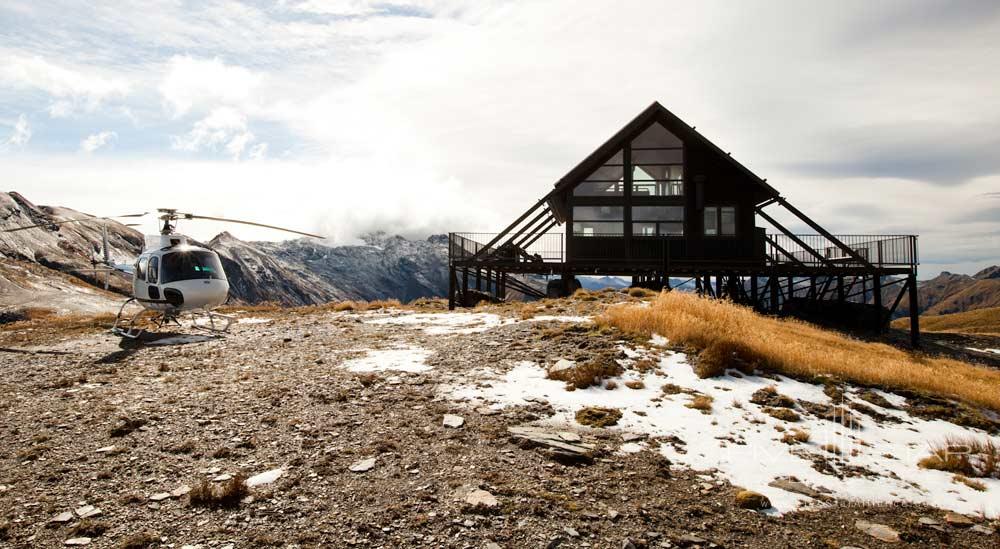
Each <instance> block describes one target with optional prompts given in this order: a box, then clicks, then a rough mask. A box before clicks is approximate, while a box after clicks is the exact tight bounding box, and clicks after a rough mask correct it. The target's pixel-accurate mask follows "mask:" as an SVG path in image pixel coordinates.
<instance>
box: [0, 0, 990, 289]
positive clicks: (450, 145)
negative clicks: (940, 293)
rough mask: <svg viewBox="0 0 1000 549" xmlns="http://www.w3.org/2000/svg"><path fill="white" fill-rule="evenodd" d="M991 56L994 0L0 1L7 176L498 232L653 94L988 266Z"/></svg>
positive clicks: (46, 186)
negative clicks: (946, 0)
mask: <svg viewBox="0 0 1000 549" xmlns="http://www.w3.org/2000/svg"><path fill="white" fill-rule="evenodd" d="M998 67H1000V3H998V2H995V1H992V0H990V1H951V2H944V1H926V0H905V1H898V2H896V1H881V2H870V1H843V2H802V1H787V2H783V1H745V2H728V1H725V2H722V1H708V2H671V1H663V0H657V1H648V2H647V1H624V2H597V1H593V2H580V1H575V2H558V1H552V2H550V1H544V0H537V1H530V2H506V1H494V0H476V1H475V2H456V1H452V0H398V1H395V2H368V1H360V0H283V1H276V2H264V1H248V2H236V1H221V0H198V1H190V2H189V1H183V0H143V1H134V2H130V1H118V2H98V1H94V2H82V1H80V2H47V1H44V0H32V1H25V2H22V1H19V0H13V1H12V0H7V1H5V2H3V3H2V4H0V166H3V181H4V183H5V187H6V188H4V189H2V190H8V191H18V192H20V193H22V194H23V195H25V196H26V197H27V198H28V199H30V200H32V201H33V202H35V203H36V204H46V205H59V206H66V207H70V208H74V209H77V210H81V211H85V212H88V213H91V214H95V215H117V214H123V213H132V212H137V211H138V212H141V211H148V210H151V209H155V208H158V207H172V208H178V209H181V210H182V211H190V212H194V213H197V214H202V215H209V216H220V217H230V218H238V219H249V220H253V221H261V222H265V223H269V224H277V225H284V226H289V227H291V228H295V229H300V230H305V231H312V232H319V233H321V234H323V235H325V236H327V237H329V241H330V242H332V243H351V242H355V241H356V240H357V237H358V236H359V235H360V234H362V233H364V232H367V231H371V230H385V231H387V232H390V233H397V234H402V235H404V236H408V237H426V236H427V235H429V234H433V233H443V232H449V231H494V232H495V231H497V230H499V229H501V228H503V226H505V225H506V224H507V223H508V222H509V221H510V220H512V219H513V218H514V217H516V216H517V215H518V214H520V213H521V212H522V211H523V210H525V209H527V208H528V207H529V206H530V205H532V204H533V203H534V202H535V201H536V200H537V199H538V198H540V197H542V196H543V195H544V194H545V193H546V192H547V191H548V190H549V189H550V188H551V186H552V184H553V183H554V182H555V181H557V180H558V179H559V178H560V177H561V176H562V175H564V174H565V173H566V172H567V171H569V169H570V168H572V167H573V166H575V165H576V164H577V162H579V161H580V160H581V159H582V158H583V157H585V156H586V155H587V154H589V153H590V152H591V151H592V150H593V149H595V148H596V147H597V146H599V145H600V144H602V143H603V142H604V141H605V140H606V139H607V138H608V137H610V136H611V135H612V134H614V133H615V132H616V131H617V130H618V129H619V128H621V126H623V125H624V124H625V123H627V122H628V121H629V120H631V119H632V118H633V117H634V116H635V115H636V114H638V113H639V112H640V111H641V110H643V109H644V108H645V107H647V106H648V105H649V104H650V103H652V102H653V101H659V102H660V103H662V104H663V105H664V106H666V107H667V108H668V109H670V110H671V111H672V112H674V113H675V114H676V115H678V116H679V117H680V118H682V119H683V120H685V121H686V122H687V123H689V124H692V125H696V126H697V128H698V130H699V132H701V133H702V134H703V135H705V136H706V137H708V138H709V139H710V140H712V141H713V142H715V143H716V144H718V145H719V146H720V147H721V148H723V149H724V150H726V151H732V154H733V156H734V157H735V158H736V159H737V160H739V161H740V162H742V163H743V164H744V165H746V166H747V167H748V168H750V169H751V170H752V171H754V172H755V173H757V174H758V175H760V176H761V177H765V178H767V180H768V182H769V183H770V184H772V185H773V186H775V187H776V188H777V189H779V190H780V191H781V192H782V194H783V195H784V196H785V197H786V198H788V199H789V201H790V202H792V203H793V204H795V205H796V206H797V207H798V208H799V209H800V210H803V211H804V212H805V213H807V214H808V215H809V216H810V217H812V218H813V219H815V220H816V221H818V222H819V223H820V224H822V225H823V226H824V227H826V228H827V229H829V230H830V231H832V232H835V233H863V234H876V233H888V234H913V233H915V234H919V235H920V253H921V262H922V265H921V270H920V276H921V278H927V277H931V276H934V275H936V274H938V273H939V272H941V271H943V270H947V271H951V272H965V273H972V272H975V271H976V270H978V269H980V268H982V267H985V266H988V265H993V264H997V263H1000V95H998V94H997V92H996V90H998V89H1000V70H997V68H998ZM769 211H770V210H769ZM775 213H777V211H775ZM779 220H782V221H785V222H787V223H788V226H789V227H790V228H791V229H793V230H796V231H798V232H811V231H808V230H807V229H806V227H804V226H803V225H802V224H801V223H795V222H793V220H790V219H789V218H787V217H781V216H779ZM758 224H762V225H763V222H762V221H760V220H759V221H758ZM145 230H147V231H152V230H154V227H153V225H151V224H150V225H148V226H147V227H145ZM181 230H182V231H183V232H185V233H187V234H190V235H192V236H194V237H196V238H202V239H207V238H210V237H211V236H212V235H213V234H215V233H217V232H219V231H222V230H229V231H230V232H232V233H233V234H235V235H236V236H237V237H239V238H243V239H248V240H250V239H267V240H275V239H280V238H283V235H282V234H281V233H274V232H269V231H265V230H257V229H252V228H249V227H244V226H233V225H220V224H215V223H207V222H197V223H195V222H188V223H187V224H183V225H182V226H181Z"/></svg>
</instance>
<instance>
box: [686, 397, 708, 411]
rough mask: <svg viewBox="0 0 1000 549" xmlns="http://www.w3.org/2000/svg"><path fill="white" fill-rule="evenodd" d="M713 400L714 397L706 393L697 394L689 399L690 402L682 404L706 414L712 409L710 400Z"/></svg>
mask: <svg viewBox="0 0 1000 549" xmlns="http://www.w3.org/2000/svg"><path fill="white" fill-rule="evenodd" d="M714 401H715V399H714V398H712V397H710V396H708V395H697V396H695V397H694V398H693V399H691V402H688V403H687V404H685V405H684V406H687V407H688V408H691V409H694V410H699V411H701V412H702V413H703V414H708V413H711V411H712V402H714Z"/></svg>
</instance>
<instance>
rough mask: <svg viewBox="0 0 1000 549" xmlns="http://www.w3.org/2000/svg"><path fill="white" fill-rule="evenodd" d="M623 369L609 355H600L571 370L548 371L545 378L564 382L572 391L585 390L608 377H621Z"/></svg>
mask: <svg viewBox="0 0 1000 549" xmlns="http://www.w3.org/2000/svg"><path fill="white" fill-rule="evenodd" d="M623 371H624V369H623V368H622V367H621V365H620V364H618V361H617V360H615V357H614V356H613V355H611V354H610V353H600V354H598V355H596V356H594V357H593V358H591V359H590V360H588V361H586V362H582V363H578V364H576V365H575V366H573V367H572V368H565V369H563V370H549V372H548V373H547V374H546V377H547V378H549V379H554V380H557V381H565V382H566V384H567V386H570V387H572V388H573V389H586V388H587V387H590V386H591V385H600V384H601V382H602V381H603V380H605V379H607V378H609V377H615V376H619V375H621V373H622V372H623Z"/></svg>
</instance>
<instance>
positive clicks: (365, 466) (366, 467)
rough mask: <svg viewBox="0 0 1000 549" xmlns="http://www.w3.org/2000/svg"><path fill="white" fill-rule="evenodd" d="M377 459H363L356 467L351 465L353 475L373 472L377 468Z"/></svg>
mask: <svg viewBox="0 0 1000 549" xmlns="http://www.w3.org/2000/svg"><path fill="white" fill-rule="evenodd" d="M375 460H376V458H368V459H363V460H361V461H359V462H357V463H355V464H354V465H351V467H350V470H351V472H352V473H365V472H367V471H371V470H372V468H374V467H375Z"/></svg>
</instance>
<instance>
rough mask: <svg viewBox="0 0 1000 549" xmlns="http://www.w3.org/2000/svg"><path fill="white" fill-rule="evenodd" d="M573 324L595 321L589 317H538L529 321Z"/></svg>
mask: <svg viewBox="0 0 1000 549" xmlns="http://www.w3.org/2000/svg"><path fill="white" fill-rule="evenodd" d="M546 321H552V322H572V323H578V324H580V323H584V322H593V321H594V319H593V318H592V317H589V316H572V315H538V316H534V317H532V318H529V319H528V322H546Z"/></svg>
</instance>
